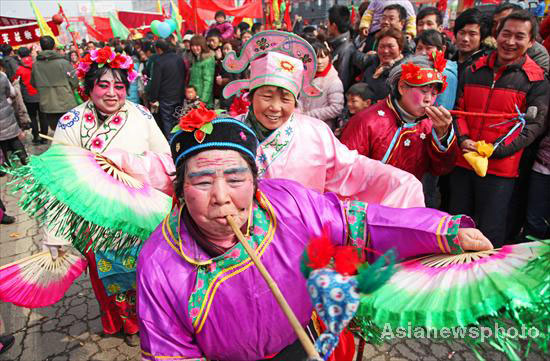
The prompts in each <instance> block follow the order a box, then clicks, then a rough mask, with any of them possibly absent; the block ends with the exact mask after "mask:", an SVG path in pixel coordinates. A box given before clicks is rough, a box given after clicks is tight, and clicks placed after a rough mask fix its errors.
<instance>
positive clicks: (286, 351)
mask: <svg viewBox="0 0 550 361" xmlns="http://www.w3.org/2000/svg"><path fill="white" fill-rule="evenodd" d="M199 123H200V124H199ZM199 123H195V124H194V125H192V126H189V127H186V128H185V129H187V130H180V131H179V132H178V133H176V134H175V135H174V136H173V137H172V139H171V144H170V145H171V149H172V155H173V157H174V161H175V164H176V169H177V170H176V181H175V190H176V195H177V197H178V199H179V205H178V206H175V207H174V209H173V211H172V212H171V214H170V215H169V216H167V217H166V219H165V220H164V221H163V223H162V224H161V225H159V227H158V228H157V229H156V230H155V232H154V233H153V234H152V235H151V237H150V239H149V240H148V241H147V243H146V244H145V246H144V247H143V250H142V251H141V253H140V255H139V259H138V267H137V278H138V287H137V290H138V297H137V298H138V319H139V327H140V339H141V349H142V358H143V360H162V361H167V360H178V361H181V360H231V361H235V360H243V361H244V360H263V359H270V360H272V361H273V360H304V359H305V358H306V355H305V352H304V351H303V349H302V347H301V346H300V344H299V343H298V341H297V337H296V335H295V334H294V332H293V330H292V328H291V326H290V324H289V322H288V321H287V319H286V318H285V316H284V314H283V313H282V311H281V310H280V308H279V306H278V305H277V302H276V301H275V298H274V296H273V295H272V293H271V292H270V289H269V288H268V286H267V284H266V283H265V282H264V280H263V279H262V277H261V275H260V273H259V272H258V270H257V269H256V267H255V266H254V264H253V263H252V262H251V260H250V258H249V257H248V255H247V254H246V252H245V250H244V248H243V247H242V245H241V244H240V243H238V241H237V238H236V237H235V235H234V234H233V232H232V230H231V227H230V226H229V225H228V224H227V221H226V219H225V216H227V215H231V216H233V218H234V219H235V221H236V222H237V224H238V225H240V226H241V230H242V231H243V234H245V238H246V240H247V241H248V242H249V244H250V245H251V246H252V247H253V248H254V249H255V250H256V252H257V254H258V255H259V256H260V257H261V259H262V261H263V263H264V264H265V266H266V268H267V269H268V271H269V272H270V273H271V275H272V276H273V278H274V280H275V281H276V282H277V284H278V285H279V288H280V289H281V291H282V293H283V295H284V296H285V297H286V299H287V301H288V303H289V305H290V306H291V308H292V309H293V311H294V313H295V314H296V316H297V318H298V320H299V321H300V322H301V324H302V325H303V326H304V327H307V325H308V324H309V322H310V318H311V315H312V311H313V307H312V304H311V301H310V297H309V295H308V292H307V290H306V282H305V279H304V278H303V276H302V274H301V273H300V267H299V263H300V257H301V254H302V252H303V249H304V248H305V246H306V243H307V242H308V240H309V239H310V238H311V237H313V236H319V235H321V233H322V232H323V229H324V227H328V228H329V229H330V236H331V239H332V240H333V242H334V243H335V244H337V245H343V244H352V245H355V246H356V247H358V248H360V249H363V248H364V247H365V246H368V247H369V248H372V249H375V250H377V251H379V252H385V251H386V250H389V249H390V248H394V249H395V250H396V251H397V254H398V258H400V259H403V258H407V257H411V256H416V255H420V254H426V253H461V252H463V250H486V249H491V248H492V245H491V243H490V242H489V241H488V240H487V239H486V238H485V237H484V236H483V235H482V234H481V232H479V231H478V230H476V229H474V228H472V227H473V226H474V223H473V221H472V220H471V219H470V218H468V217H467V216H452V215H449V214H447V213H443V212H439V211H437V210H434V209H428V208H410V209H396V208H389V207H385V206H381V205H376V204H366V203H363V202H359V201H350V202H341V201H340V200H339V199H338V197H337V196H336V195H334V194H332V193H326V194H320V193H318V192H316V191H312V190H309V189H306V188H304V187H303V186H302V185H300V184H298V183H296V182H294V181H291V180H283V179H266V180H262V181H258V180H257V168H256V163H255V155H256V150H257V146H258V141H257V139H256V137H255V135H254V132H253V131H252V130H251V129H250V128H248V127H247V126H246V125H245V124H243V123H241V122H238V121H236V120H234V119H232V118H216V119H214V120H211V119H207V120H205V122H204V123H201V122H199ZM207 123H210V124H207ZM198 128H201V129H203V130H210V133H206V134H204V133H205V132H203V131H201V130H199V129H198ZM182 129H183V128H182ZM189 130H190V131H189ZM369 260H372V259H369Z"/></svg>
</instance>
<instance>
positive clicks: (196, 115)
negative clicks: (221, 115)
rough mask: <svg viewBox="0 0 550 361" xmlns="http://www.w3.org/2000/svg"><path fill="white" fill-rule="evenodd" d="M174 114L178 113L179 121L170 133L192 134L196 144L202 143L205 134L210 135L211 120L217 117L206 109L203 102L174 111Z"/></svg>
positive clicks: (216, 114)
mask: <svg viewBox="0 0 550 361" xmlns="http://www.w3.org/2000/svg"><path fill="white" fill-rule="evenodd" d="M176 113H179V114H178V115H179V117H178V118H179V119H178V124H177V125H176V126H175V127H174V129H172V133H175V132H177V131H180V130H183V131H186V132H192V133H193V136H194V137H195V140H196V141H197V142H198V143H202V141H203V140H204V138H205V137H206V134H211V133H212V129H213V128H212V120H214V119H215V118H216V117H217V116H218V113H216V112H215V111H213V110H210V109H207V108H206V107H205V106H204V103H203V102H198V103H197V104H192V105H191V106H189V107H186V108H184V109H181V110H178V109H176Z"/></svg>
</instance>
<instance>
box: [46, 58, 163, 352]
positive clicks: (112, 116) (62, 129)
mask: <svg viewBox="0 0 550 361" xmlns="http://www.w3.org/2000/svg"><path fill="white" fill-rule="evenodd" d="M77 73H78V76H79V78H80V79H81V81H82V88H81V93H82V94H83V95H85V96H86V97H89V100H88V101H86V102H84V103H83V104H81V105H79V106H77V107H76V108H74V109H71V110H70V111H69V112H67V113H66V114H65V115H63V116H62V117H61V118H60V119H59V122H58V125H57V129H56V131H55V134H54V140H55V141H57V142H59V143H62V144H69V145H74V146H76V147H81V148H85V149H88V150H90V151H93V152H97V153H103V154H104V155H106V156H107V157H108V158H109V159H111V160H112V161H113V162H114V163H115V164H116V165H117V166H118V167H119V168H121V169H122V170H124V171H125V172H126V173H128V174H130V175H132V176H133V177H134V178H136V179H138V180H140V181H142V182H144V183H149V184H151V185H152V186H153V187H154V188H156V189H158V190H160V191H163V192H164V193H167V194H169V195H171V194H172V193H173V192H172V186H171V177H170V176H169V175H170V174H172V173H173V172H174V165H173V162H172V159H171V157H170V147H169V145H168V142H167V141H166V138H164V136H163V135H162V132H161V131H160V129H159V128H158V126H157V125H156V123H155V120H154V119H153V117H152V115H151V114H150V113H149V111H148V110H147V109H145V108H144V107H142V106H141V105H137V104H134V103H132V102H130V101H127V100H126V96H127V92H128V87H129V83H130V82H132V81H133V80H135V78H136V76H137V74H136V72H135V71H134V69H133V63H132V59H131V58H130V57H129V56H127V55H122V54H115V53H114V52H113V51H112V50H111V48H109V47H105V48H103V49H99V50H91V51H90V53H89V54H87V55H86V56H85V57H84V58H82V59H80V63H79V65H78V67H77ZM98 207H101V205H98ZM67 243H68V241H66V240H62V239H60V238H58V237H55V236H53V235H52V234H50V233H48V232H47V233H46V241H45V247H47V248H49V249H50V252H51V253H52V255H55V254H57V249H58V248H59V246H62V245H64V244H67ZM86 258H87V260H88V264H89V267H90V279H91V281H92V286H93V290H94V293H95V295H96V297H97V300H98V302H99V305H100V308H101V313H102V315H101V322H102V324H103V332H104V333H105V334H116V333H118V332H119V331H121V330H123V331H124V333H125V334H126V335H127V336H128V335H129V336H128V337H127V342H128V343H129V344H132V345H136V344H137V342H138V339H137V336H136V333H137V332H138V326H137V321H136V315H135V258H134V259H132V258H131V257H126V258H124V259H121V258H120V257H117V258H116V259H115V257H114V254H113V253H112V252H108V251H107V252H96V253H95V254H94V252H92V251H90V252H88V253H87V254H86ZM120 262H122V263H123V264H119V263H120Z"/></svg>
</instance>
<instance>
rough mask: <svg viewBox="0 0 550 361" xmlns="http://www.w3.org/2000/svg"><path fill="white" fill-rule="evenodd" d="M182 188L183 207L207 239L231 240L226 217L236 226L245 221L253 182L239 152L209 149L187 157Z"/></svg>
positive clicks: (231, 235)
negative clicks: (234, 222) (233, 221)
mask: <svg viewBox="0 0 550 361" xmlns="http://www.w3.org/2000/svg"><path fill="white" fill-rule="evenodd" d="M183 187H184V198H185V203H186V207H188V210H189V213H190V215H191V217H192V218H193V220H194V221H195V223H196V224H197V225H198V226H199V228H200V229H201V231H203V233H204V234H205V235H206V236H207V237H208V238H209V239H211V240H223V239H227V238H232V237H233V231H232V230H231V227H229V225H228V224H227V220H226V218H225V217H226V216H227V215H231V216H232V217H233V218H234V219H235V220H236V222H237V224H238V225H239V226H242V225H243V224H244V223H245V222H246V221H247V218H248V210H249V209H250V208H249V207H251V205H252V199H253V193H254V183H253V177H252V172H251V170H250V168H249V166H248V164H247V163H246V161H245V160H244V159H243V157H242V156H241V155H240V153H238V152H236V151H232V150H209V151H205V152H202V153H200V154H198V155H197V156H195V157H192V158H190V159H189V160H188V162H187V165H186V175H185V182H184V186H183Z"/></svg>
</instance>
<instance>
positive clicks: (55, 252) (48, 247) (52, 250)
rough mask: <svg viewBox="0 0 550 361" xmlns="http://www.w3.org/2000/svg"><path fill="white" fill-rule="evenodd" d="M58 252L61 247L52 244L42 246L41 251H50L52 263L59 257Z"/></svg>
mask: <svg viewBox="0 0 550 361" xmlns="http://www.w3.org/2000/svg"><path fill="white" fill-rule="evenodd" d="M60 250H61V246H56V245H53V244H42V251H50V255H51V256H52V259H53V260H54V261H55V260H56V259H57V257H58V256H59V251H60Z"/></svg>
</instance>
